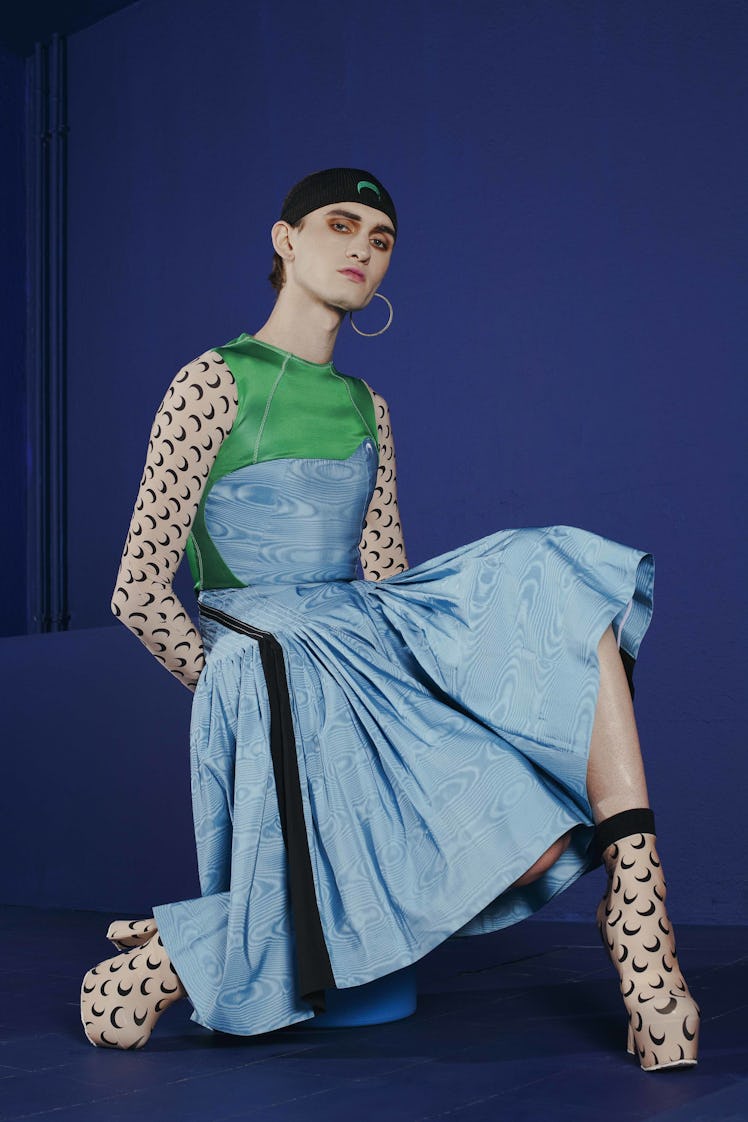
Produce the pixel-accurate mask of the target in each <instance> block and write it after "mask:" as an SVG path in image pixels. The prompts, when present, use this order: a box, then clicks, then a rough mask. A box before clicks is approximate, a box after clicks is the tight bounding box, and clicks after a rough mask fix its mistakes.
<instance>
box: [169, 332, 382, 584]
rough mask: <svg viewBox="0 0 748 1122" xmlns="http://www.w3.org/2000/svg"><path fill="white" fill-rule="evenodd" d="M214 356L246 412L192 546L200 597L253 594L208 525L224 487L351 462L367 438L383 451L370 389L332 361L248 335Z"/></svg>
mask: <svg viewBox="0 0 748 1122" xmlns="http://www.w3.org/2000/svg"><path fill="white" fill-rule="evenodd" d="M213 350H215V351H216V352H217V353H218V354H220V355H221V357H222V358H223V360H224V361H225V363H226V365H227V366H228V368H229V370H230V371H231V373H232V374H233V376H234V380H235V382H236V387H237V397H238V401H239V405H238V409H237V413H236V418H235V420H234V423H233V425H232V427H231V430H230V432H229V434H228V436H227V437H226V438H225V439H224V441H223V442H222V444H221V447H220V448H219V450H218V455H217V457H216V460H215V463H214V464H213V467H212V468H211V470H210V474H209V475H208V480H207V483H206V485H205V489H204V491H203V494H202V497H201V499H200V504H199V506H198V508H197V512H196V514H195V518H194V521H193V524H192V528H191V531H190V535H189V537H188V539H187V544H186V550H185V552H186V556H187V561H188V563H189V566H190V571H191V573H192V578H193V581H194V586H195V591H196V592H199V591H200V590H201V589H203V588H244V587H246V586H245V584H244V583H243V582H242V581H240V580H239V579H238V578H237V577H236V576H235V575H234V573H232V572H231V570H230V569H229V567H228V566H227V565H226V563H225V562H224V560H223V558H222V557H221V554H220V552H219V550H218V548H217V546H216V544H215V543H214V542H213V540H212V539H211V537H210V534H209V533H208V530H207V527H206V524H205V504H206V502H207V501H208V499H209V497H210V492H211V489H212V487H213V486H214V485H215V483H216V482H217V481H218V480H219V479H222V478H223V477H224V476H226V475H229V474H230V473H231V472H233V471H237V470H238V469H239V468H244V467H247V466H248V465H250V464H257V463H263V462H265V461H268V460H280V459H295V458H305V459H308V458H314V459H331V460H344V459H346V458H347V457H348V456H350V455H351V454H352V453H353V452H354V451H355V450H356V448H358V446H359V444H360V443H361V441H362V440H364V439H365V438H366V437H367V436H368V437H371V439H372V440H373V441H374V444H375V445H376V447H377V448H379V440H378V437H377V425H376V418H375V415H374V403H373V401H372V398H371V394H370V393H369V390H368V387H367V386H366V385H365V383H364V382H362V381H361V379H360V378H353V377H351V376H349V375H347V374H341V373H340V371H339V370H337V369H336V368H335V366H334V364H333V362H332V361H330V362H309V361H308V360H307V359H304V358H300V357H299V356H298V355H295V354H292V353H291V352H290V351H285V350H282V349H281V348H280V347H275V346H273V345H272V344H271V343H265V342H263V341H261V340H260V339H255V338H254V337H253V336H252V335H248V334H246V333H242V334H241V335H239V336H237V338H236V339H232V340H231V341H230V342H229V343H226V344H225V345H224V346H221V347H214V348H213Z"/></svg>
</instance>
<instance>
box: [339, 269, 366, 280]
mask: <svg viewBox="0 0 748 1122" xmlns="http://www.w3.org/2000/svg"><path fill="white" fill-rule="evenodd" d="M338 272H339V273H342V274H343V276H344V277H350V278H351V280H355V281H359V283H361V282H363V281H365V280H366V277H365V276H364V274H363V273H360V272H359V271H358V269H338Z"/></svg>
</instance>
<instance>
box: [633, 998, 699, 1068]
mask: <svg viewBox="0 0 748 1122" xmlns="http://www.w3.org/2000/svg"><path fill="white" fill-rule="evenodd" d="M654 1000H657V1001H659V1000H662V1001H664V1002H665V1005H664V1006H662V1007H661V1008H659V1009H658V1008H657V1007H656V1006H655V1007H654V1008H653V1007H652V1005H651V1004H650V1005H649V1006H648V1008H647V1012H646V1020H645V1019H644V1018H643V1017H642V1015H641V1013H639V1012H638V1011H637V1012H635V1013H632V1015H631V1020H630V1021H629V1040H630V1041H631V1042H632V1046H633V1050H634V1052H635V1054H636V1055H637V1056H638V1058H639V1065H640V1067H641V1069H642V1071H663V1070H665V1069H666V1068H669V1067H690V1066H693V1065H694V1064H696V1063H698V1051H699V1007H698V1005H697V1004H696V1002H695V1001H694V1000H693V998H690V997H683V996H680V997H678V996H676V995H675V994H672V993H671V994H669V995H667V994H665V995H663V997H662V999H659V998H655V999H654ZM629 1050H630V1051H631V1050H632V1049H629Z"/></svg>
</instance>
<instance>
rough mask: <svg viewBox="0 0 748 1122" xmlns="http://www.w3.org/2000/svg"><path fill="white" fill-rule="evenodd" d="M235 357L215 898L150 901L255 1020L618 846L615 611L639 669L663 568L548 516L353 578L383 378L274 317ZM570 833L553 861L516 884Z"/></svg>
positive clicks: (218, 549)
mask: <svg viewBox="0 0 748 1122" xmlns="http://www.w3.org/2000/svg"><path fill="white" fill-rule="evenodd" d="M216 350H217V351H218V352H219V353H220V354H221V355H222V357H223V358H224V360H225V361H226V362H227V364H228V365H229V368H230V369H231V371H232V373H233V374H234V377H235V379H236V383H237V389H238V396H239V412H238V414H237V420H236V421H235V423H234V426H233V428H232V430H231V433H230V434H229V436H228V437H227V438H226V441H225V442H224V445H223V446H222V448H221V453H220V454H219V458H218V460H217V461H216V466H215V468H214V470H213V472H212V473H211V476H210V477H209V482H208V485H207V487H206V490H205V493H204V495H203V499H202V502H201V507H200V510H199V512H198V516H197V518H196V521H195V524H194V526H193V539H192V542H191V546H190V549H189V555H190V563H191V564H192V566H193V572H194V573H195V576H196V587H197V590H198V600H199V605H200V627H201V633H202V637H203V643H204V648H205V652H206V664H205V668H204V670H203V672H202V674H201V676H200V679H199V681H198V684H197V689H196V691H195V696H194V701H193V709H192V723H191V777H192V798H193V810H194V824H195V838H196V844H197V854H198V868H199V875H200V888H201V893H202V895H201V896H200V897H198V898H195V899H191V900H182V901H178V902H175V903H170V904H159V905H157V906H156V907H154V915H155V917H156V920H157V923H158V926H159V930H160V932H161V937H162V939H163V942H164V944H165V946H166V948H167V951H168V953H169V955H170V957H171V959H172V961H173V963H174V966H175V969H176V970H177V973H178V974H179V976H180V978H181V979H182V982H183V984H184V986H185V988H186V990H187V993H188V995H189V999H190V1001H191V1003H192V1005H193V1007H194V1011H193V1013H192V1019H193V1020H194V1021H196V1022H198V1023H199V1024H202V1025H205V1026H206V1027H209V1028H214V1029H220V1030H223V1031H225V1032H229V1033H237V1034H242V1035H245V1034H247V1035H248V1034H254V1033H261V1032H268V1031H270V1030H272V1029H277V1028H280V1027H281V1026H284V1025H289V1024H292V1023H294V1022H297V1021H303V1020H305V1019H307V1018H310V1017H312V1016H314V1014H315V1011H319V1010H320V1009H321V1008H323V1007H324V1002H320V992H321V990H322V988H323V987H328V986H337V987H339V988H346V987H350V986H357V985H361V984H363V983H365V982H369V981H372V980H373V979H375V978H378V977H380V976H382V975H384V974H388V973H391V972H392V971H395V970H398V969H400V968H402V967H404V966H406V965H408V964H410V963H413V962H415V961H417V960H418V959H420V958H421V957H422V956H424V955H425V954H427V953H428V952H429V951H430V950H432V949H433V948H434V947H436V946H437V945H438V944H439V943H441V942H443V941H444V940H445V939H447V938H449V937H450V936H468V935H479V934H482V933H485V932H491V931H496V930H497V929H499V928H502V927H505V926H507V925H509V924H512V923H516V922H517V921H518V920H521V919H523V918H525V917H526V916H528V915H530V914H531V913H532V912H534V911H536V910H537V909H538V908H540V907H541V906H542V905H543V904H544V903H546V902H547V901H548V900H550V899H551V898H552V897H553V896H555V895H556V894H557V893H559V892H560V891H562V890H563V889H564V888H566V887H567V886H568V885H570V884H571V883H573V882H574V881H575V880H577V879H578V878H579V877H580V876H581V875H582V874H583V873H585V872H587V871H588V870H589V869H591V868H593V867H594V866H595V865H596V864H597V862H596V860H595V858H594V856H593V855H592V852H591V842H592V838H593V819H592V813H591V808H590V804H589V801H588V798H587V793H586V783H585V777H586V770H587V758H588V752H589V744H590V737H591V733H592V725H593V720H594V714H595V707H596V701H597V694H598V685H599V665H598V657H597V646H598V643H599V641H600V638H601V636H602V634H603V632H604V631H605V629H606V628H607V627H608V625H609V624H611V623H612V624H613V628H614V632H615V634H616V637H617V639H618V643H619V649H620V652H621V657H622V659H624V662H625V663H626V665H627V672H628V673H629V676H630V671H631V667H632V666H633V663H634V660H635V659H636V657H637V655H638V651H639V646H640V643H641V641H642V638H643V636H644V634H645V632H646V630H647V628H648V626H649V623H650V619H651V616H652V603H653V602H652V596H653V585H654V560H653V557H652V555H651V554H650V553H647V552H644V551H642V550H639V549H634V548H632V547H629V546H626V545H622V544H620V543H618V542H615V541H611V540H608V539H607V538H604V537H600V536H598V535H596V534H594V533H591V532H588V531H586V530H583V529H579V528H578V527H574V526H544V527H537V528H536V527H533V528H522V529H507V530H499V531H498V532H496V533H492V534H489V535H488V536H487V537H484V538H481V539H480V540H479V541H475V542H471V543H469V544H468V545H464V546H461V547H459V548H457V549H453V550H451V551H450V552H448V553H444V554H442V555H441V556H439V557H435V558H432V559H431V560H428V561H425V562H423V563H421V564H419V565H416V566H414V567H413V568H411V569H409V570H407V571H405V572H403V573H399V574H396V575H394V576H390V577H386V578H385V579H382V580H379V581H366V580H361V579H357V577H356V571H357V570H356V564H357V546H358V542H359V539H360V535H361V528H362V522H363V518H364V515H365V512H366V510H367V507H368V504H369V501H370V499H371V497H372V495H373V494H374V493H375V487H376V480H377V467H378V454H377V449H378V440H377V429H376V424H375V420H374V413H373V407H372V405H371V398H370V396H369V394H368V390H366V387H365V386H363V383H361V382H360V381H359V380H358V379H355V378H350V377H348V376H345V375H342V374H340V372H339V371H337V369H336V368H335V367H334V365H333V363H331V362H330V363H324V364H317V363H310V362H307V361H305V360H303V359H300V358H298V356H295V355H292V354H290V353H289V352H287V351H283V350H280V349H279V348H276V347H272V346H270V345H269V344H267V343H262V342H260V341H259V340H255V339H254V338H253V337H252V336H251V335H247V334H243V335H241V336H239V337H238V338H237V339H235V340H232V341H231V342H230V343H228V344H226V345H225V346H223V347H218V348H216ZM315 434H319V435H318V436H317V435H315ZM211 574H212V576H211ZM218 585H220V587H219V586H218ZM629 680H630V679H629ZM570 829H571V830H572V841H571V844H570V846H569V848H568V849H567V851H566V852H565V854H564V855H563V856H562V857H561V859H560V860H559V861H557V862H556V864H555V865H553V866H552V868H551V869H550V870H549V871H548V872H546V873H545V874H543V875H542V876H541V877H540V879H539V880H537V881H535V882H533V883H532V884H529V885H527V886H525V887H523V888H511V887H510V885H512V884H513V882H514V881H516V880H517V878H518V877H520V876H521V875H522V874H523V873H524V872H525V871H526V870H527V869H528V868H529V867H530V866H531V865H532V864H533V863H534V862H535V861H536V860H537V858H538V857H540V855H541V854H542V853H544V852H545V850H547V849H548V848H549V846H551V845H552V843H553V842H554V841H555V840H556V839H557V838H558V837H560V836H561V835H562V834H564V833H565V832H566V831H568V830H570Z"/></svg>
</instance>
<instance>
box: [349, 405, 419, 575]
mask: <svg viewBox="0 0 748 1122" xmlns="http://www.w3.org/2000/svg"><path fill="white" fill-rule="evenodd" d="M368 389H369V392H370V394H371V396H372V401H373V402H374V413H375V416H376V419H377V433H378V436H379V468H378V471H377V482H376V486H375V488H374V494H373V495H372V498H371V502H370V503H369V507H368V510H367V512H366V518H365V519H364V527H363V531H362V533H361V540H360V542H359V545H358V552H359V556H360V558H361V567H362V569H363V572H364V579H365V580H381V578H382V577H389V576H392V575H393V574H394V573H402V572H404V571H405V570H406V569H407V568H408V558H407V557H406V555H405V542H404V541H403V531H402V527H401V525H400V511H399V508H398V505H397V470H396V466H395V443H394V440H393V438H392V426H391V424H390V412H389V409H388V408H387V402H386V401H385V400H384V398H383V397H382V396H381V394H378V393H376V392H375V391H374V390H373V389H372V388H371V386H369V387H368Z"/></svg>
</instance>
